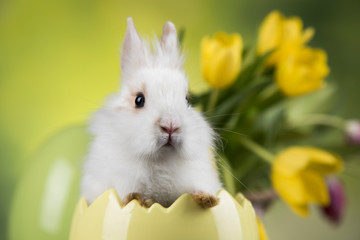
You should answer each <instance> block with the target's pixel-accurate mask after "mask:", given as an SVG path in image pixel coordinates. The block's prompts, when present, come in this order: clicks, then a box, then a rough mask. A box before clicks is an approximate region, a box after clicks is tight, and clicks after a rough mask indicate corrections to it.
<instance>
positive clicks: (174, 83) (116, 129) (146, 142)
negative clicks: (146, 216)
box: [81, 18, 222, 208]
mask: <svg viewBox="0 0 360 240" xmlns="http://www.w3.org/2000/svg"><path fill="white" fill-rule="evenodd" d="M182 64H183V57H182V55H181V53H180V50H179V46H178V41H177V33H176V29H175V26H174V24H173V23H171V22H167V23H165V25H164V28H163V33H162V37H161V40H160V41H155V43H154V46H153V50H152V48H151V47H150V46H149V45H148V44H147V43H145V42H144V41H143V40H142V39H141V38H140V36H139V35H138V33H137V31H136V29H135V26H134V23H133V21H132V19H131V18H128V19H127V30H126V33H125V37H124V40H123V45H122V52H121V72H122V89H121V91H120V92H119V93H118V94H116V95H114V96H113V97H112V98H111V99H110V100H109V102H108V104H107V105H106V106H105V107H103V108H101V109H100V110H98V111H97V112H96V113H95V115H94V116H93V119H92V121H91V122H90V127H89V129H90V132H91V134H92V135H93V136H94V139H93V142H92V143H91V145H90V149H89V153H88V156H87V158H86V161H85V163H84V169H83V178H82V182H81V194H82V196H83V197H85V198H86V199H87V200H88V201H89V202H93V201H94V200H95V199H96V198H97V197H98V196H99V195H101V194H102V193H104V192H105V191H106V190H108V189H110V188H113V189H115V190H116V192H117V194H118V196H119V197H120V199H121V201H122V202H123V203H124V204H126V203H128V202H129V201H131V200H132V199H137V200H138V201H139V202H140V203H141V204H142V205H144V206H146V207H149V206H150V205H151V204H152V203H154V202H157V203H160V204H161V205H162V206H164V207H169V206H170V205H171V204H172V203H173V202H174V201H175V200H176V199H177V198H178V197H179V196H180V195H181V194H183V193H190V194H191V195H192V196H193V199H194V200H195V201H196V202H197V203H198V204H199V205H200V206H202V207H204V208H208V207H212V206H215V205H216V204H217V202H218V199H217V198H216V193H217V192H218V191H219V190H220V189H221V188H222V184H221V182H220V180H219V176H218V173H217V170H216V166H215V162H214V159H213V156H212V154H213V153H212V152H213V147H214V145H213V138H214V132H213V130H212V129H211V128H210V126H209V125H208V124H207V123H206V121H205V120H204V118H203V117H202V116H201V114H199V113H198V112H196V111H195V110H194V109H193V108H192V107H191V106H190V104H189V101H188V83H187V78H186V76H185V73H184V71H183V70H182V69H181V68H182Z"/></svg>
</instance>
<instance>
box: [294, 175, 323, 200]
mask: <svg viewBox="0 0 360 240" xmlns="http://www.w3.org/2000/svg"><path fill="white" fill-rule="evenodd" d="M299 177H300V178H301V180H302V184H303V186H304V188H305V191H304V192H305V198H306V202H308V203H316V204H319V205H322V206H326V205H328V204H329V194H328V191H327V186H326V184H325V181H324V179H323V177H322V176H321V175H319V174H318V173H317V172H315V171H304V172H301V173H300V174H299Z"/></svg>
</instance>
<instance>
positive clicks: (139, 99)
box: [135, 93, 145, 108]
mask: <svg viewBox="0 0 360 240" xmlns="http://www.w3.org/2000/svg"><path fill="white" fill-rule="evenodd" d="M144 104H145V96H144V94H142V93H138V95H137V96H136V98H135V107H136V108H142V107H144Z"/></svg>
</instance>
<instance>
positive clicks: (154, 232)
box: [70, 189, 259, 240]
mask: <svg viewBox="0 0 360 240" xmlns="http://www.w3.org/2000/svg"><path fill="white" fill-rule="evenodd" d="M217 196H218V198H219V199H220V202H219V205H217V206H215V207H213V208H210V209H203V208H201V207H200V206H198V205H197V204H196V203H195V202H194V201H193V199H192V198H191V196H190V195H189V194H183V195H181V196H180V197H179V198H178V199H177V200H176V201H175V203H174V204H172V205H171V206H170V207H169V208H164V207H162V206H161V205H159V204H157V203H155V204H153V205H152V206H151V207H150V208H144V207H141V206H140V205H139V203H138V202H137V201H136V200H133V201H131V202H130V203H129V204H127V205H126V206H121V205H120V201H119V199H118V197H117V195H116V193H115V191H114V190H112V189H111V190H108V191H107V192H105V193H104V194H102V195H101V196H100V197H99V198H98V199H97V200H96V201H95V202H93V203H92V204H91V205H90V206H88V205H87V203H86V200H85V199H84V198H82V199H81V200H80V201H79V203H78V205H77V207H76V210H75V212H74V216H73V222H72V227H71V233H70V240H83V239H86V240H95V239H96V240H100V239H104V240H105V239H106V240H107V239H111V240H120V239H122V240H123V239H124V240H125V239H126V240H142V239H156V240H161V239H164V240H165V239H166V240H167V239H171V240H184V239H186V240H191V239H194V240H195V239H207V240H220V239H222V240H231V239H237V240H258V239H259V231H258V227H257V223H256V216H255V212H254V209H253V207H252V205H251V203H250V202H249V201H248V200H246V199H245V198H244V197H243V196H242V195H240V194H239V195H237V196H236V199H237V200H235V199H234V198H233V197H231V195H230V194H229V193H228V192H226V191H225V190H221V191H219V193H218V194H217Z"/></svg>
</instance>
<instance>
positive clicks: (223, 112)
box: [213, 78, 272, 123]
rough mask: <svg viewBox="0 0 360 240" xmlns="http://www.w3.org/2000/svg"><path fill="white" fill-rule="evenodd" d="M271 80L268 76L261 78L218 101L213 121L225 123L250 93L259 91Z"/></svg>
mask: <svg viewBox="0 0 360 240" xmlns="http://www.w3.org/2000/svg"><path fill="white" fill-rule="evenodd" d="M271 83H272V81H271V80H270V79H268V78H264V79H262V81H260V83H257V84H254V85H252V86H250V87H248V88H246V89H243V90H242V91H240V92H239V93H236V94H232V95H229V96H227V98H224V99H223V100H222V101H219V102H218V105H217V106H216V108H215V111H214V114H213V116H215V117H216V116H218V117H216V120H215V121H214V123H225V122H227V121H226V119H227V120H229V114H233V113H234V110H235V109H236V108H237V107H239V106H241V104H244V103H245V102H246V100H247V99H248V98H249V97H250V96H251V95H252V94H256V93H259V92H260V91H261V90H262V89H264V88H265V87H267V86H269V85H270V84H271Z"/></svg>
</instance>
